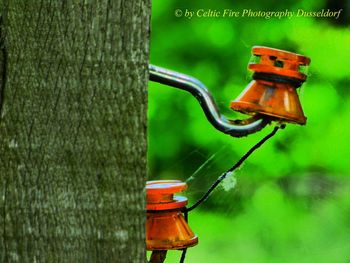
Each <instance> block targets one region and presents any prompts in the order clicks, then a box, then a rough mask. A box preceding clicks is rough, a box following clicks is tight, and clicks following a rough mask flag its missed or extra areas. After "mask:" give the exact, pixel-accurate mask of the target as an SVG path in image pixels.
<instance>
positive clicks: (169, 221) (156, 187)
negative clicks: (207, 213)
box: [146, 180, 198, 250]
mask: <svg viewBox="0 0 350 263" xmlns="http://www.w3.org/2000/svg"><path fill="white" fill-rule="evenodd" d="M186 188H187V185H186V183H183V182H181V181H177V180H161V181H148V182H147V184H146V192H147V221H146V247H147V250H171V249H183V248H186V247H191V246H195V245H196V244H197V243H198V237H197V236H196V235H195V234H194V233H193V232H192V230H191V229H190V227H189V226H188V224H187V222H186V220H185V218H184V215H183V213H182V212H181V208H184V207H185V206H186V204H187V198H185V197H183V196H174V194H175V193H177V192H181V191H183V190H185V189H186Z"/></svg>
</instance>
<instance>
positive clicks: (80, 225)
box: [0, 0, 150, 262]
mask: <svg viewBox="0 0 350 263" xmlns="http://www.w3.org/2000/svg"><path fill="white" fill-rule="evenodd" d="M0 3H1V7H0V8H1V17H2V19H1V21H0V22H1V32H0V33H1V35H0V40H1V41H0V44H1V46H0V51H1V52H0V94H1V95H0V106H2V107H1V119H0V209H1V210H0V233H1V240H0V261H1V262H144V261H145V245H144V237H145V234H144V232H145V230H144V225H145V212H144V207H145V194H144V190H143V189H144V185H145V180H146V179H145V178H146V127H147V126H146V110H147V93H146V92H147V91H146V87H147V82H148V51H149V44H148V43H149V24H150V23H149V18H150V1H149V0H100V1H90V0H85V1H82V0H71V1H69V0H66V1H46V0H41V1H36V0H26V1H23V0H7V1H6V0H5V2H0Z"/></svg>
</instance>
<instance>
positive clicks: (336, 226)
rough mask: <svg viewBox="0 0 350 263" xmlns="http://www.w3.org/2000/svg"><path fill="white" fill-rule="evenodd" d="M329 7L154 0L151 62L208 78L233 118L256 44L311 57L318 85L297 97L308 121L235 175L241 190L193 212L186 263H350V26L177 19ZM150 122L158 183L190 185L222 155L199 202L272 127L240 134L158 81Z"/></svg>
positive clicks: (196, 188) (310, 83) (307, 2)
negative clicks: (215, 12)
mask: <svg viewBox="0 0 350 263" xmlns="http://www.w3.org/2000/svg"><path fill="white" fill-rule="evenodd" d="M328 2H329V1H319V0H302V1H294V0H293V1H280V2H276V1H273V0H264V1H257V0H255V1H249V3H248V2H246V1H234V2H232V1H228V0H220V1H217V2H215V3H213V2H212V1H209V0H205V1H191V2H188V1H183V0H176V1H175V0H168V1H153V7H152V12H153V13H152V32H151V63H152V64H156V65H159V66H163V67H168V68H170V69H173V70H176V71H179V72H182V73H185V74H189V75H192V76H194V77H197V78H198V79H200V80H201V81H202V82H203V83H205V84H206V85H207V87H208V88H209V89H210V91H211V92H212V94H213V96H214V97H215V99H216V101H217V103H218V105H219V107H220V110H221V111H222V112H223V113H225V115H227V116H229V117H232V118H236V117H237V116H241V115H238V114H237V113H235V112H232V111H231V110H230V109H229V103H230V101H231V100H233V99H234V98H235V97H236V96H237V95H238V94H239V93H240V92H241V90H242V89H243V88H244V87H245V86H246V85H247V84H248V82H249V74H248V73H247V70H246V66H247V63H248V61H249V59H250V54H251V53H250V49H251V47H252V46H253V45H266V46H270V47H275V48H279V49H285V50H289V51H292V52H297V53H300V54H303V55H307V56H309V57H311V65H310V68H309V78H308V80H307V82H306V83H305V84H304V85H303V87H302V88H301V90H300V91H299V94H300V99H301V102H302V105H303V108H304V111H305V115H306V116H307V117H308V122H307V125H306V126H297V125H292V124H289V125H287V128H286V129H285V130H283V131H280V132H279V133H278V134H277V136H275V137H274V138H273V139H272V140H271V141H269V142H268V143H267V144H266V145H264V147H262V148H261V149H259V151H257V152H256V153H254V154H253V155H252V156H251V157H250V158H249V159H248V160H247V162H246V163H245V165H244V166H243V167H242V168H241V169H240V170H239V171H237V175H236V178H237V186H236V188H235V189H233V190H230V191H229V192H225V191H223V190H218V191H215V193H214V194H213V195H212V196H211V197H210V198H209V199H208V200H207V202H206V203H205V204H204V205H203V206H202V208H201V209H202V210H200V211H194V212H191V215H190V220H191V225H192V227H193V229H194V230H195V231H196V232H197V234H198V235H199V237H200V244H199V245H198V246H197V247H195V248H192V249H190V250H189V252H188V257H189V259H188V262H299V263H300V262H349V261H350V258H349V256H348V254H349V253H348V251H349V248H350V245H349V244H350V242H349V239H350V238H349V230H350V229H349V225H348V222H349V220H350V218H349V214H350V211H349V210H350V209H349V207H350V202H349V201H348V200H350V196H349V192H350V191H349V190H350V188H349V185H350V184H349V182H350V172H349V167H348V159H349V156H350V151H349V143H348V141H349V138H350V92H349V88H350V67H349V65H348V63H347V62H348V61H350V52H349V51H348V49H349V46H350V27H349V25H347V24H344V23H346V21H347V20H341V21H343V22H341V23H342V24H340V22H339V21H338V22H337V23H335V22H336V21H332V19H325V18H323V19H321V18H291V19H288V18H285V19H270V20H267V19H259V18H250V19H244V18H237V19H223V18H215V19H213V18H212V19H204V18H202V19H200V18H193V19H191V20H189V19H187V18H184V17H181V18H178V17H175V16H174V10H176V9H177V8H180V9H186V8H188V9H198V8H212V9H220V8H231V9H240V8H253V9H257V10H283V9H286V8H288V9H291V10H293V9H294V10H295V9H298V8H304V9H309V10H310V9H311V10H312V9H317V10H319V9H322V8H328V6H327V5H328V4H329V3H328ZM339 2H342V1H339ZM345 11H346V10H344V12H345ZM344 16H348V13H344ZM344 21H345V22H344ZM148 115H149V153H148V155H149V158H148V159H149V178H150V179H175V178H176V179H182V180H186V179H187V178H189V177H190V176H191V175H192V174H193V173H194V172H195V171H196V170H197V169H198V167H200V166H201V165H202V164H203V163H205V162H206V161H207V160H208V159H209V158H210V157H211V156H213V155H215V154H217V153H218V154H217V155H215V157H214V158H213V161H212V162H208V163H207V164H205V165H204V168H203V169H201V170H200V171H199V172H197V173H196V175H195V176H194V177H193V178H192V180H191V181H190V182H189V185H190V187H189V190H188V195H189V197H190V198H191V199H190V201H191V202H193V200H194V199H196V197H198V196H199V195H200V194H201V193H203V192H204V191H205V190H206V189H207V188H208V186H209V185H210V184H211V182H213V181H214V180H215V179H216V178H217V177H218V176H219V175H220V174H221V173H222V172H224V171H225V170H226V169H228V168H229V167H230V166H231V165H232V164H233V163H234V162H235V161H236V160H237V159H238V158H239V157H240V156H241V155H243V154H244V153H245V152H246V151H247V150H248V149H249V148H250V147H251V146H252V145H254V144H255V143H256V142H257V141H258V140H259V139H261V138H262V137H263V136H264V135H266V134H267V133H268V132H270V131H271V129H272V127H267V128H265V129H264V130H263V131H261V132H259V133H257V134H254V135H250V136H248V137H246V138H240V139H237V138H231V137H230V136H227V135H224V134H221V133H219V132H218V131H217V130H215V129H214V128H213V127H212V126H211V125H210V124H209V122H208V121H207V120H206V119H205V116H204V114H203V112H202V110H201V108H200V106H199V105H198V102H197V101H196V99H195V98H193V97H192V96H191V95H189V94H187V93H185V92H183V91H179V90H175V89H173V88H170V87H166V86H162V85H158V84H154V83H150V84H149V112H148ZM223 147H224V150H223V151H222V149H223ZM228 211H229V212H228ZM214 212H215V213H214ZM218 213H221V214H222V215H220V214H218ZM192 218H193V219H192ZM170 254H171V253H170ZM177 256H179V255H175V256H172V255H170V260H169V262H177V260H178V258H176V259H175V257H177Z"/></svg>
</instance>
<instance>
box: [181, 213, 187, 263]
mask: <svg viewBox="0 0 350 263" xmlns="http://www.w3.org/2000/svg"><path fill="white" fill-rule="evenodd" d="M184 217H185V221H186V223H188V212H187V211H184ZM186 252H187V248H184V249H183V250H182V253H181V259H180V263H184V262H185V257H186Z"/></svg>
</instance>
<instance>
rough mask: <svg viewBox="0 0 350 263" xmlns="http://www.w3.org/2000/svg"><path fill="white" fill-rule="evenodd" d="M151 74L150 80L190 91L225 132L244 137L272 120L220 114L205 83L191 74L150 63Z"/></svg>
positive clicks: (214, 123)
mask: <svg viewBox="0 0 350 263" xmlns="http://www.w3.org/2000/svg"><path fill="white" fill-rule="evenodd" d="M149 74H150V76H149V79H150V81H154V82H158V83H161V84H165V85H168V86H171V87H174V88H178V89H182V90H185V91H188V92H190V93H191V94H192V95H193V96H195V97H196V99H197V100H198V101H199V103H200V105H201V107H202V109H203V111H204V113H205V116H206V117H207V119H208V120H209V122H210V123H211V124H212V125H213V126H214V127H215V128H216V129H218V130H219V131H221V132H223V133H226V134H229V135H231V136H234V137H242V136H246V135H248V134H251V133H255V132H257V131H259V130H261V129H262V128H264V127H265V126H266V125H267V124H268V123H269V122H270V120H269V119H268V118H266V117H262V116H253V117H250V118H249V119H247V120H243V121H237V120H229V119H227V118H226V117H225V116H223V115H221V114H220V112H219V110H218V107H217V106H216V103H215V101H214V99H213V97H212V96H211V94H210V92H209V91H208V89H207V88H206V87H205V85H204V84H203V83H202V82H200V81H199V80H198V79H196V78H193V77H191V76H188V75H184V74H181V73H178V72H175V71H171V70H168V69H165V68H161V67H158V66H155V65H149ZM257 117H258V118H257Z"/></svg>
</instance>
